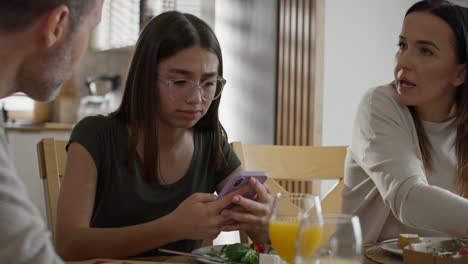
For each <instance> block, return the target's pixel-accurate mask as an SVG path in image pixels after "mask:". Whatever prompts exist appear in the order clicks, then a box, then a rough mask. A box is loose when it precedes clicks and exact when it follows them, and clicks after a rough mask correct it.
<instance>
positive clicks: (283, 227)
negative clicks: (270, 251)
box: [270, 216, 323, 263]
mask: <svg viewBox="0 0 468 264" xmlns="http://www.w3.org/2000/svg"><path fill="white" fill-rule="evenodd" d="M298 230H299V223H298V219H297V216H281V217H278V218H277V219H273V220H270V240H271V244H272V246H273V248H274V249H275V250H276V251H277V252H278V254H279V255H280V257H281V258H283V259H284V260H286V261H287V262H288V263H293V262H294V257H295V255H296V254H295V253H296V252H295V251H296V238H297V232H298ZM322 232H323V230H322V227H321V226H319V225H318V224H317V225H310V226H308V227H307V228H305V229H304V230H303V234H302V236H301V241H300V245H301V247H300V253H301V256H304V257H305V256H310V255H312V254H313V253H314V252H315V250H317V248H318V247H319V246H320V240H321V238H322Z"/></svg>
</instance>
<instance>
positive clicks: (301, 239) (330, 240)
mask: <svg viewBox="0 0 468 264" xmlns="http://www.w3.org/2000/svg"><path fill="white" fill-rule="evenodd" d="M317 221H318V220H317V219H314V216H312V217H310V216H305V217H303V218H302V220H301V225H300V227H299V231H298V237H297V241H296V243H297V248H296V259H295V261H296V263H312V264H329V263H334V264H359V263H362V233H361V224H360V223H359V218H358V217H357V216H352V215H346V214H323V215H322V216H321V217H320V221H322V231H323V233H322V236H321V240H320V241H319V245H318V246H316V244H315V242H314V244H313V246H314V247H316V251H315V253H313V254H310V252H308V251H304V248H309V247H310V243H311V242H310V241H309V240H308V234H307V232H309V231H308V230H309V227H310V226H314V225H315V223H316V222H317Z"/></svg>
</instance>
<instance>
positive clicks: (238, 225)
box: [221, 178, 273, 242]
mask: <svg viewBox="0 0 468 264" xmlns="http://www.w3.org/2000/svg"><path fill="white" fill-rule="evenodd" d="M249 186H250V187H251V188H252V189H253V190H255V192H256V193H257V195H256V197H255V199H253V200H252V199H246V198H244V197H242V196H241V195H239V194H236V195H234V196H233V197H232V200H231V201H232V203H233V204H236V207H234V208H232V209H225V210H223V211H222V213H221V216H223V217H224V218H225V219H229V220H230V221H229V222H228V224H227V225H224V226H222V228H221V231H233V230H240V231H245V232H247V233H248V234H249V237H250V238H251V239H252V240H255V241H262V242H267V241H268V221H269V219H270V215H271V208H272V205H273V197H272V196H271V194H270V190H269V189H268V187H267V186H266V185H263V184H261V183H260V182H259V181H257V180H256V179H255V178H250V179H249Z"/></svg>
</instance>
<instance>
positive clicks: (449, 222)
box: [350, 88, 468, 236]
mask: <svg viewBox="0 0 468 264" xmlns="http://www.w3.org/2000/svg"><path fill="white" fill-rule="evenodd" d="M378 89H379V88H378ZM388 91H389V90H382V89H379V90H374V91H372V92H370V93H368V94H367V95H366V96H365V97H364V99H363V100H362V101H361V104H360V106H359V109H358V116H357V118H356V123H355V128H354V132H353V140H352V144H351V146H350V155H351V157H352V158H353V159H354V160H355V161H356V162H357V163H358V164H359V165H360V167H361V168H362V169H363V170H364V171H365V172H366V174H367V175H369V177H370V178H371V179H372V181H373V182H374V183H375V185H376V187H377V189H378V190H379V193H380V196H381V197H382V199H383V201H384V202H385V204H386V205H387V206H388V207H389V208H390V209H391V211H392V213H393V215H394V216H395V217H396V218H397V219H399V221H400V222H402V223H404V224H406V225H409V226H413V227H417V228H425V229H431V230H436V231H439V232H443V233H448V234H453V235H455V236H466V235H467V231H468V230H467V228H468V200H467V199H465V198H462V197H461V196H458V195H456V194H454V193H451V192H449V191H447V190H444V189H442V188H440V187H437V186H433V185H430V184H429V183H428V182H427V179H426V171H425V168H424V164H423V162H422V160H421V157H420V154H419V145H418V143H417V141H416V140H415V134H414V133H415V131H414V128H413V123H412V119H411V118H409V117H410V114H409V112H408V109H407V108H406V107H401V106H400V105H399V104H398V103H397V102H396V101H395V100H392V97H391V95H390V94H389V93H388ZM434 151H438V149H437V146H434ZM447 173H454V172H453V171H450V172H447Z"/></svg>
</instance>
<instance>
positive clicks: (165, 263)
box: [65, 246, 403, 264]
mask: <svg viewBox="0 0 468 264" xmlns="http://www.w3.org/2000/svg"><path fill="white" fill-rule="evenodd" d="M364 252H365V254H364V256H363V259H362V263H363V264H403V258H402V257H401V256H396V255H394V254H391V253H388V252H385V251H384V250H382V249H381V248H380V247H379V246H371V247H367V248H365V249H364ZM177 263H200V262H198V261H197V260H195V259H193V258H190V257H184V256H166V257H161V256H160V257H155V258H144V259H131V260H122V259H104V258H103V259H92V260H86V261H67V262H65V264H177Z"/></svg>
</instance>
